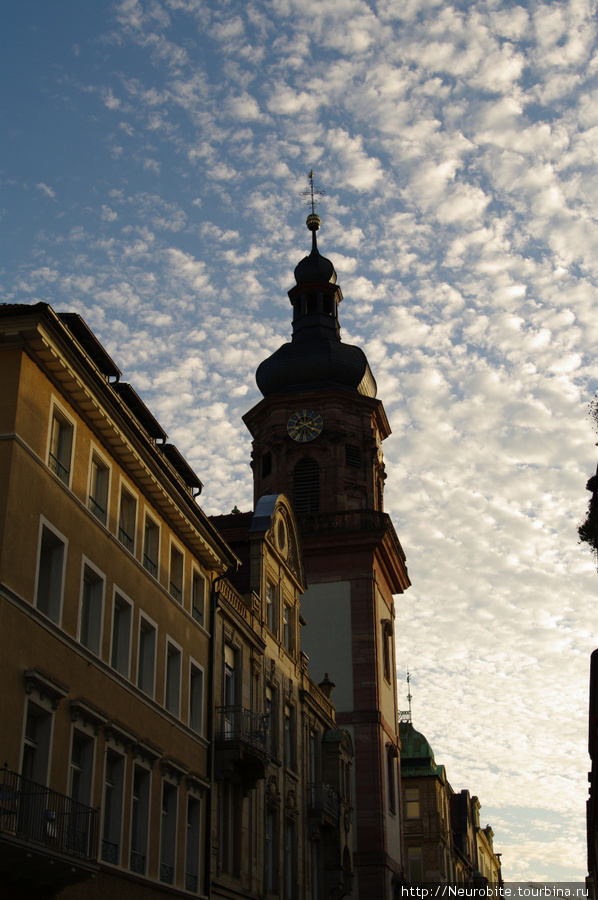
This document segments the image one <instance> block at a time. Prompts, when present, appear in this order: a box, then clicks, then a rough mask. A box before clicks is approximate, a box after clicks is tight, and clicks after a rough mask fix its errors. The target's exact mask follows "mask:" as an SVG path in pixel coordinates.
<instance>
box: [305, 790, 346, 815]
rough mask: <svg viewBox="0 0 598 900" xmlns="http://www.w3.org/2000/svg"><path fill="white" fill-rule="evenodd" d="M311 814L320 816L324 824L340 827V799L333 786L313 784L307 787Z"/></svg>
mask: <svg viewBox="0 0 598 900" xmlns="http://www.w3.org/2000/svg"><path fill="white" fill-rule="evenodd" d="M307 791H308V808H309V812H310V814H312V815H314V816H319V817H320V819H321V820H322V822H323V823H328V824H331V825H338V823H339V819H340V809H341V804H340V797H339V793H338V791H337V790H336V788H333V787H332V785H331V784H323V783H322V782H312V783H311V784H308V786H307Z"/></svg>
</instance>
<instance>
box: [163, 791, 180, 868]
mask: <svg viewBox="0 0 598 900" xmlns="http://www.w3.org/2000/svg"><path fill="white" fill-rule="evenodd" d="M177 794H178V790H177V786H176V785H175V784H171V783H170V782H169V781H163V782H162V832H161V835H160V881H163V882H164V883H165V884H174V863H175V858H176V818H177V800H178V797H177Z"/></svg>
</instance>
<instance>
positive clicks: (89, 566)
mask: <svg viewBox="0 0 598 900" xmlns="http://www.w3.org/2000/svg"><path fill="white" fill-rule="evenodd" d="M88 571H89V573H92V574H93V575H94V576H95V578H94V579H93V585H94V586H96V585H100V595H99V617H97V615H96V616H94V619H96V622H97V625H98V636H97V649H96V648H95V646H90V643H86V642H85V641H84V640H83V627H84V604H85V602H86V596H85V585H86V583H90V582H86V574H87V572H88ZM105 594H106V576H105V575H104V573H103V572H101V571H100V569H98V568H97V566H95V565H94V564H93V563H92V562H91V560H90V559H88V558H87V557H86V556H84V557H83V559H82V561H81V584H80V588H79V616H78V620H77V640H78V641H79V643H80V644H81V645H82V646H83V647H85V648H86V649H87V650H89V652H90V653H93V654H94V656H98V657H100V656H101V655H102V637H103V633H104V605H105V603H104V601H105ZM89 602H90V603H93V604H94V606H95V605H96V604H97V602H98V601H97V598H95V597H94V598H89ZM90 612H93V610H90ZM98 618H99V621H97V619H98ZM89 623H90V624H91V616H89ZM90 630H91V629H90Z"/></svg>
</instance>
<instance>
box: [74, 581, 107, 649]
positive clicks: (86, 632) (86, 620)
mask: <svg viewBox="0 0 598 900" xmlns="http://www.w3.org/2000/svg"><path fill="white" fill-rule="evenodd" d="M103 606H104V579H103V578H102V576H101V575H100V574H99V573H98V572H96V571H95V569H92V568H91V566H89V565H84V566H83V585H82V588H81V616H80V619H79V640H80V641H81V643H82V644H83V646H84V647H87V649H88V650H91V652H92V653H95V654H96V656H99V654H100V643H101V635H102V611H103Z"/></svg>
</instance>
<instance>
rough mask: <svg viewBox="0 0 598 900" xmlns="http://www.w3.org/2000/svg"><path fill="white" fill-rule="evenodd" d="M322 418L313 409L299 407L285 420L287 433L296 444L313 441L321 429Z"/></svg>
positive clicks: (322, 425)
mask: <svg viewBox="0 0 598 900" xmlns="http://www.w3.org/2000/svg"><path fill="white" fill-rule="evenodd" d="M323 427H324V420H323V419H322V416H321V415H320V413H317V412H314V410H313V409H300V410H299V412H296V413H293V415H292V416H291V418H290V419H289V421H288V422H287V434H288V435H289V437H290V438H292V439H293V440H294V441H297V443H298V444H306V443H307V442H308V441H313V439H314V438H317V436H318V435H319V434H320V432H321V431H322V428H323Z"/></svg>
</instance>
